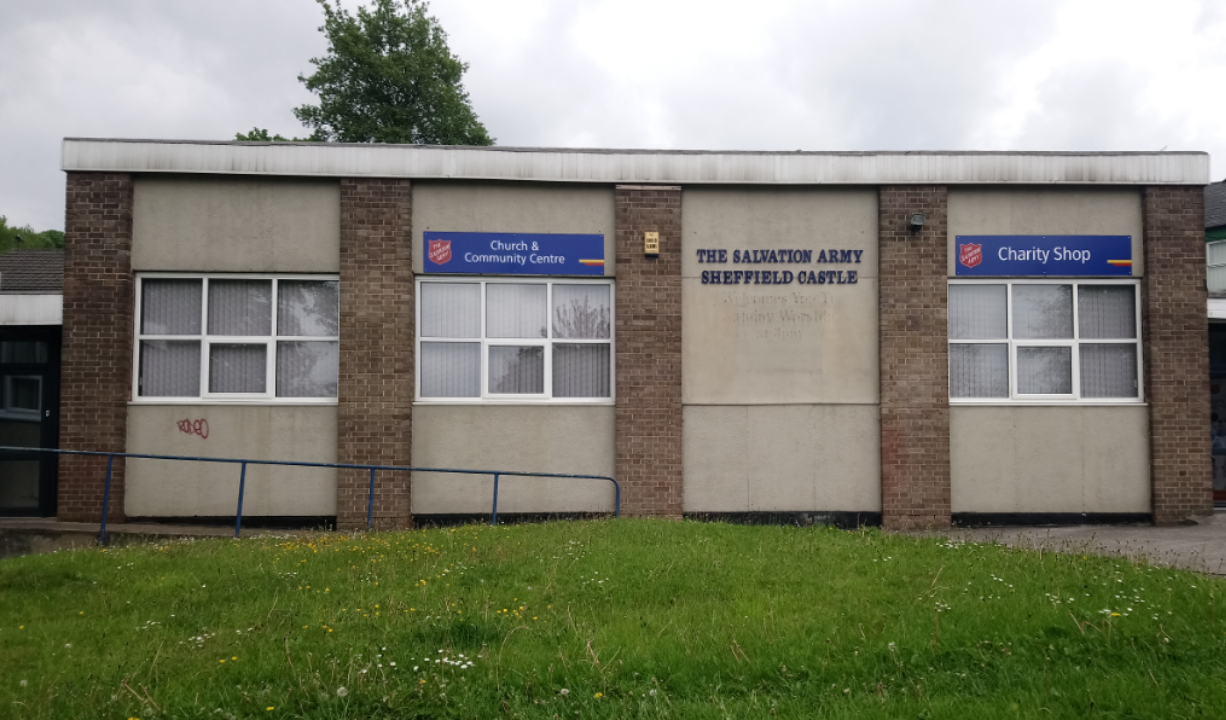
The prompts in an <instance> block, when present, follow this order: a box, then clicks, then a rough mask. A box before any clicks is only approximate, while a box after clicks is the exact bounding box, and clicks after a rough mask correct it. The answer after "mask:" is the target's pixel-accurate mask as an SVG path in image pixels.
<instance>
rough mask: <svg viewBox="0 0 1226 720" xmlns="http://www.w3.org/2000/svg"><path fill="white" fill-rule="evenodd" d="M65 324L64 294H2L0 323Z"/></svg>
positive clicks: (0, 298) (0, 299)
mask: <svg viewBox="0 0 1226 720" xmlns="http://www.w3.org/2000/svg"><path fill="white" fill-rule="evenodd" d="M63 324H64V296H63V295H34V294H29V295H26V294H12V295H3V294H0V325H63Z"/></svg>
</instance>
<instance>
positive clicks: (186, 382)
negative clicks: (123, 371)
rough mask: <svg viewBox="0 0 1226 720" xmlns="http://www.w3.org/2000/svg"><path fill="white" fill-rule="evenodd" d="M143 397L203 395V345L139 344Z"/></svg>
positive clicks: (151, 342)
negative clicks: (201, 390)
mask: <svg viewBox="0 0 1226 720" xmlns="http://www.w3.org/2000/svg"><path fill="white" fill-rule="evenodd" d="M140 395H141V397H196V396H198V395H200V342H199V341H178V340H175V341H169V340H144V341H142V342H141V344H140Z"/></svg>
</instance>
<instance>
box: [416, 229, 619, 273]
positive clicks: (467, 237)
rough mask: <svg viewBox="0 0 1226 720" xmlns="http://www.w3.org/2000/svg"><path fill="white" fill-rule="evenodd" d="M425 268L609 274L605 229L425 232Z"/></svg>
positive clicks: (472, 271) (445, 270) (437, 270)
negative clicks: (589, 232)
mask: <svg viewBox="0 0 1226 720" xmlns="http://www.w3.org/2000/svg"><path fill="white" fill-rule="evenodd" d="M425 244H426V248H425V249H426V272H428V273H465V274H472V275H604V235H565V234H540V233H475V232H432V231H426V233H425Z"/></svg>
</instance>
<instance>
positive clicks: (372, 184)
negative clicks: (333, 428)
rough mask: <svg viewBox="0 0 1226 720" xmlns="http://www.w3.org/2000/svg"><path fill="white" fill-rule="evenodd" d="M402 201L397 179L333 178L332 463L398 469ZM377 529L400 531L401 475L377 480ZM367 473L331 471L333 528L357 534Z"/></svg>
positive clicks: (404, 286) (406, 307) (405, 484)
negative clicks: (336, 217)
mask: <svg viewBox="0 0 1226 720" xmlns="http://www.w3.org/2000/svg"><path fill="white" fill-rule="evenodd" d="M411 220H412V195H411V190H410V186H409V181H407V180H385V179H360V180H351V179H344V180H341V257H340V264H341V281H340V286H341V337H340V388H339V391H338V392H339V403H340V408H339V417H338V422H337V430H338V435H339V437H338V440H337V442H338V450H337V462H341V463H363V464H371V465H408V464H409V452H410V447H411V436H410V433H411V432H412V411H413V368H414V364H413V363H414V354H415V348H414V344H413V341H414V328H413V318H414V310H413V307H414V302H415V297H414V289H413V253H412V247H413V246H412V233H411ZM375 477H376V484H375V503H374V516H375V526H376V527H379V528H390V527H408V525H409V523H410V520H411V518H410V514H409V511H410V498H409V491H410V486H409V474H408V473H407V472H386V471H384V472H379V473H378V474H377V475H376V476H375ZM369 487H370V474H369V473H368V472H367V471H365V470H340V471H338V472H337V478H336V522H337V527H338V528H340V529H354V528H363V527H365V526H366V508H367V497H368V492H369Z"/></svg>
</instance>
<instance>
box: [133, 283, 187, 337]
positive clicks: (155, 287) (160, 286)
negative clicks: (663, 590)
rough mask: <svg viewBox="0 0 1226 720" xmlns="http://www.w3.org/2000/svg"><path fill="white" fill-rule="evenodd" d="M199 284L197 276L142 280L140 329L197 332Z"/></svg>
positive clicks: (144, 331) (158, 332) (149, 332)
mask: <svg viewBox="0 0 1226 720" xmlns="http://www.w3.org/2000/svg"><path fill="white" fill-rule="evenodd" d="M200 288H201V282H200V281H199V280H143V281H142V282H141V303H140V308H141V318H140V331H141V333H142V334H145V335H199V334H200Z"/></svg>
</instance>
